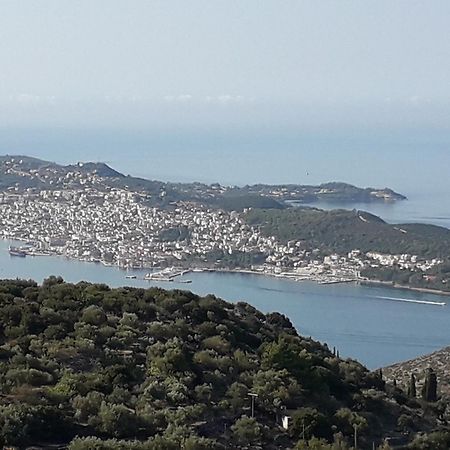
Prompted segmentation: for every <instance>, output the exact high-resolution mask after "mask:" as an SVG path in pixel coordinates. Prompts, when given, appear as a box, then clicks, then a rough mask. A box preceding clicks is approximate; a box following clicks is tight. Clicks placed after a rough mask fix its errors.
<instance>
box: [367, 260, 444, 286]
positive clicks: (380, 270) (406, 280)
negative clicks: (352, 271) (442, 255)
mask: <svg viewBox="0 0 450 450" xmlns="http://www.w3.org/2000/svg"><path fill="white" fill-rule="evenodd" d="M361 275H363V276H365V277H367V278H369V279H372V280H373V279H376V280H380V281H386V282H390V283H393V284H396V285H399V286H408V287H414V288H420V289H433V290H436V291H444V292H445V291H450V262H449V260H448V259H445V260H444V262H443V263H442V264H438V265H436V266H435V267H433V268H432V269H430V270H428V271H427V272H426V273H420V272H411V271H410V270H402V269H401V268H400V267H397V266H393V267H367V268H365V269H364V270H362V271H361Z"/></svg>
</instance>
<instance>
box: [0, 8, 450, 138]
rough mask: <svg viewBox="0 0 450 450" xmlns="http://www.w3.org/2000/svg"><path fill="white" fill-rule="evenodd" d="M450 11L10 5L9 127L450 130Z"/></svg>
mask: <svg viewBox="0 0 450 450" xmlns="http://www.w3.org/2000/svg"><path fill="white" fill-rule="evenodd" d="M449 23H450V2H449V1H448V0H427V1H424V0H421V1H415V0H403V1H401V0H388V1H385V0H376V1H369V0H367V1H361V0H336V1H326V0H323V1H313V0H310V1H299V0H297V1H293V0H203V1H199V0H189V1H186V0H161V1H153V0H142V1H141V0H126V1H125V0H124V1H119V0H76V1H73V0H39V1H38V0H1V1H0V63H1V70H0V120H1V123H2V124H3V126H11V125H13V126H19V127H23V126H30V125H36V126H41V125H50V126H55V125H58V126H66V125H71V126H79V125H81V126H85V125H89V126H98V125H101V126H118V125H120V126H123V127H125V128H126V127H131V126H133V127H138V128H149V127H151V128H169V129H170V128H171V127H174V126H178V127H187V128H189V127H195V128H202V127H211V126H212V127H225V128H226V127H227V126H239V127H244V128H245V127H246V126H251V127H256V128H257V127H260V126H264V127H267V126H280V127H283V126H286V127H294V128H302V127H303V128H305V129H310V128H317V129H321V128H323V127H325V128H327V129H331V128H339V127H342V126H344V125H345V126H347V125H349V124H350V125H351V126H357V127H362V128H374V127H379V126H399V127H411V126H416V125H418V124H420V126H425V127H427V126H428V127H436V128H441V129H442V128H444V129H445V128H447V127H448V124H449V123H450V120H449V119H450V32H449Z"/></svg>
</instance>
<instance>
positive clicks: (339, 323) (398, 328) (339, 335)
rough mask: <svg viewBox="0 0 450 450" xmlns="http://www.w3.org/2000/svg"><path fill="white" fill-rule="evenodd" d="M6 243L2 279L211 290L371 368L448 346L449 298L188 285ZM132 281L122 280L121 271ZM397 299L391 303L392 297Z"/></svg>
mask: <svg viewBox="0 0 450 450" xmlns="http://www.w3.org/2000/svg"><path fill="white" fill-rule="evenodd" d="M7 249H8V242H6V241H1V240H0V278H25V279H34V280H36V281H38V282H41V281H42V280H43V279H44V278H46V277H48V276H49V275H51V274H54V275H61V276H62V277H63V278H64V279H65V280H66V281H70V282H78V281H82V280H86V281H91V282H97V283H106V284H108V285H110V286H124V285H128V286H135V287H149V286H160V287H163V288H166V289H182V290H186V289H188V290H192V291H193V292H195V293H197V294H201V295H206V294H209V293H213V294H215V295H217V296H219V297H221V298H224V299H226V300H229V301H246V302H248V303H250V304H252V305H253V306H255V307H256V308H258V309H260V310H261V311H264V312H271V311H279V312H281V313H283V314H286V315H287V316H288V317H289V318H290V319H291V321H292V323H293V324H294V325H295V327H296V328H297V329H298V331H299V332H300V333H301V334H303V335H306V336H312V337H313V338H315V339H318V340H320V341H321V342H326V343H327V344H328V345H329V346H330V348H332V347H336V348H337V349H339V351H340V353H341V355H342V356H345V357H351V358H356V359H358V360H360V361H362V362H363V363H364V364H366V365H367V366H368V367H370V368H376V367H381V366H386V365H388V364H391V363H394V362H397V361H401V360H407V359H410V358H414V357H416V356H419V355H422V354H425V353H428V352H431V351H434V350H437V349H439V348H442V347H444V346H447V345H449V343H450V327H449V324H450V296H441V295H434V294H428V293H420V292H413V291H408V290H400V289H393V288H387V287H383V286H376V287H373V286H362V285H358V284H353V283H350V284H339V285H319V284H317V283H314V282H308V281H306V282H294V281H290V280H286V279H280V278H272V277H265V276H261V275H248V274H236V273H209V272H208V273H190V274H189V275H186V276H185V277H184V278H185V279H186V278H188V279H190V280H191V281H192V283H191V284H181V283H177V282H171V283H168V282H153V281H152V282H150V281H146V280H143V276H144V274H145V271H142V270H136V271H132V272H125V271H123V270H119V269H117V268H113V267H105V266H103V265H101V264H94V263H86V262H81V261H75V260H69V259H66V258H64V257H47V256H45V257H44V256H43V257H30V256H27V257H26V258H18V257H12V256H10V255H9V254H8V252H7ZM131 273H132V274H134V275H136V276H137V278H136V279H126V278H125V275H126V274H131ZM395 299H397V300H395ZM400 299H403V300H414V301H426V302H436V303H442V302H448V303H449V305H448V306H439V305H434V304H422V303H409V302H404V301H400Z"/></svg>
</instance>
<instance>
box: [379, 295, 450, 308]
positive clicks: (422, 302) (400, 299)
mask: <svg viewBox="0 0 450 450" xmlns="http://www.w3.org/2000/svg"><path fill="white" fill-rule="evenodd" d="M375 298H380V299H382V300H390V301H392V302H405V303H418V304H420V305H434V306H445V305H446V304H447V303H445V302H433V301H431V300H413V299H411V298H398V297H383V296H378V297H375Z"/></svg>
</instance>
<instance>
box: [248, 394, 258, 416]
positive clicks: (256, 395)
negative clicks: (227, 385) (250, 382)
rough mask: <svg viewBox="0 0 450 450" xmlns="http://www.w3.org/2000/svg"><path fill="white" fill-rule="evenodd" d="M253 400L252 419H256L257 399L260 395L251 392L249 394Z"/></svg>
mask: <svg viewBox="0 0 450 450" xmlns="http://www.w3.org/2000/svg"><path fill="white" fill-rule="evenodd" d="M248 395H249V396H250V397H251V399H252V419H253V418H254V417H255V398H256V397H258V394H255V393H254V392H249V394H248Z"/></svg>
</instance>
